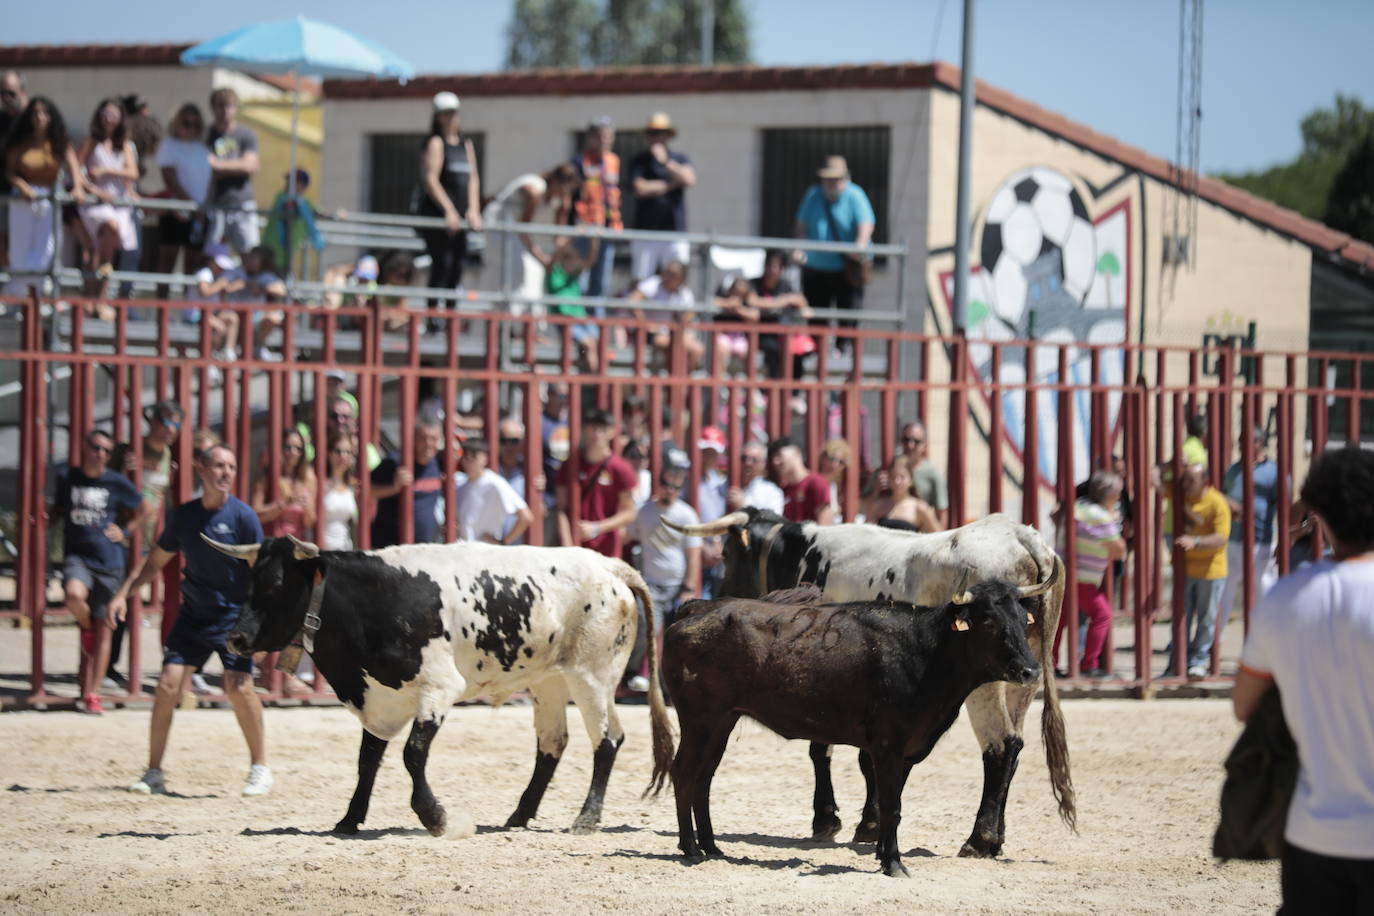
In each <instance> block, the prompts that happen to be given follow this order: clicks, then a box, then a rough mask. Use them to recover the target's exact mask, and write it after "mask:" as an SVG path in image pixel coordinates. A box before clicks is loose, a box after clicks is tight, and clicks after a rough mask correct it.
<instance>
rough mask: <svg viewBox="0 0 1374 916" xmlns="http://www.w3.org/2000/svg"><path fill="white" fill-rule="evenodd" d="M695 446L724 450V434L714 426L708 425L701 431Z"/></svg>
mask: <svg viewBox="0 0 1374 916" xmlns="http://www.w3.org/2000/svg"><path fill="white" fill-rule="evenodd" d="M697 448H713V449H715V450H716V451H718V452H724V451H725V434H724V433H722V432H721V431H720V429H719V428H717V427H715V426H708V427H706V428H705V429H703V430H702V431H701V438H700V439H698V440H697Z"/></svg>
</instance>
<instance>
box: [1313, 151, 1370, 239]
mask: <svg viewBox="0 0 1374 916" xmlns="http://www.w3.org/2000/svg"><path fill="white" fill-rule="evenodd" d="M1325 222H1326V224H1327V225H1328V226H1330V227H1331V228H1332V229H1339V230H1340V231H1342V232H1348V233H1350V234H1351V235H1353V236H1354V237H1355V238H1357V239H1363V240H1364V241H1366V242H1374V133H1367V134H1365V137H1364V139H1363V140H1362V141H1361V142H1360V144H1359V145H1358V146H1356V147H1355V148H1354V149H1352V150H1351V151H1350V155H1349V156H1348V157H1347V158H1346V160H1345V165H1344V166H1343V167H1342V168H1341V170H1340V172H1339V173H1338V174H1337V175H1336V178H1335V180H1334V181H1332V183H1331V194H1330V196H1329V197H1328V198H1327V201H1326V213H1325Z"/></svg>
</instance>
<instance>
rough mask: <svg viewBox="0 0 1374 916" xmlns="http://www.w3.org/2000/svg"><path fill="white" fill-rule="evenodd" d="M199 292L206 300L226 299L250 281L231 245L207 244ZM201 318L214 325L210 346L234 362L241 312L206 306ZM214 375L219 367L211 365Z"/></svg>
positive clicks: (197, 277)
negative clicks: (207, 307) (235, 256)
mask: <svg viewBox="0 0 1374 916" xmlns="http://www.w3.org/2000/svg"><path fill="white" fill-rule="evenodd" d="M195 282H196V295H195V297H194V298H197V299H200V300H202V301H204V302H223V301H224V298H225V296H226V294H232V293H236V292H238V291H240V290H242V289H243V288H244V286H246V285H247V284H246V283H245V282H244V279H243V271H241V270H239V265H238V262H237V261H235V260H234V259H233V257H231V256H230V254H229V249H228V247H227V246H225V245H223V244H220V243H215V244H213V245H207V246H206V247H205V266H204V267H202V268H201V269H200V270H198V271H196V273H195ZM198 320H201V321H205V322H207V323H209V325H210V347H211V349H212V350H213V351H214V355H215V356H216V358H218V359H220V360H223V361H225V362H232V361H233V360H235V359H237V358H238V351H237V350H236V349H235V347H234V342H235V341H236V340H238V336H239V313H238V312H235V311H230V310H227V309H226V310H224V311H214V310H211V309H205V310H204V311H202V312H201V314H200V315H199V316H198ZM211 370H212V371H211V373H210V374H211V376H214V374H215V373H216V372H217V371H218V370H216V369H215V368H214V367H213V366H212V367H211Z"/></svg>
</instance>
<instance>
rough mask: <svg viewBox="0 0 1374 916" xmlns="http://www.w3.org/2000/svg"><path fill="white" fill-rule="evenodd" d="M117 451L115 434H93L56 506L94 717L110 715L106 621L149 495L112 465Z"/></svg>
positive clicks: (81, 677) (66, 586)
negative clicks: (105, 702) (103, 698)
mask: <svg viewBox="0 0 1374 916" xmlns="http://www.w3.org/2000/svg"><path fill="white" fill-rule="evenodd" d="M113 451H114V439H113V438H112V437H111V436H110V434H109V433H107V432H105V431H103V430H99V429H93V430H91V431H90V432H88V433H87V434H86V438H85V441H84V442H83V443H82V447H81V460H80V462H78V463H76V464H72V465H69V466H68V467H67V468H66V470H64V471H63V472H62V474H61V475H60V476H59V477H58V480H57V491H56V494H55V498H54V502H53V506H52V514H53V515H54V516H57V515H61V516H62V518H63V525H62V551H63V561H62V589H63V593H64V595H65V603H66V607H67V610H68V611H69V612H70V613H71V615H72V617H74V618H76V624H77V626H79V627H80V628H81V661H80V666H79V669H78V673H77V683H78V685H79V686H78V689H79V693H80V697H81V699H80V703H79V706H78V708H80V709H81V710H82V711H84V712H87V713H90V714H92V715H101V714H102V713H104V711H105V710H104V708H103V707H102V705H101V702H100V693H99V685H100V680H101V677H103V675H104V673H105V669H106V667H107V666H108V665H109V661H110V628H109V627H106V626H104V625H103V621H104V620H105V618H106V616H107V615H108V613H109V606H110V599H111V598H112V597H114V595H115V593H116V592H117V591H118V590H119V587H120V585H121V584H122V583H123V581H124V573H125V570H126V567H127V565H128V553H127V545H128V543H129V528H130V526H131V525H132V524H136V523H137V522H138V521H139V518H140V516H141V514H142V512H143V511H144V500H143V495H142V494H141V493H139V492H138V490H136V489H135V488H134V485H133V484H132V483H130V482H129V479H128V478H127V477H125V476H124V475H123V474H120V473H118V472H116V471H113V470H110V469H109V468H108V467H106V464H107V463H108V462H109V459H110V455H111V453H112V452H113Z"/></svg>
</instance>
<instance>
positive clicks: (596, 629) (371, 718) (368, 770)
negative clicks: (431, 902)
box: [206, 538, 671, 838]
mask: <svg viewBox="0 0 1374 916" xmlns="http://www.w3.org/2000/svg"><path fill="white" fill-rule="evenodd" d="M206 540H209V539H208V538H207V539H206ZM210 543H211V544H212V545H214V546H215V547H216V548H217V549H219V550H220V551H222V552H224V553H226V554H229V555H230V556H234V557H238V558H240V559H242V560H245V561H246V562H248V563H250V564H252V566H253V585H252V592H251V596H250V598H249V602H248V605H247V607H245V608H244V610H243V613H242V615H241V616H240V618H239V621H238V624H237V625H236V626H235V628H234V630H233V632H232V633H231V634H230V635H229V638H228V645H229V647H230V649H231V650H232V651H234V652H237V653H241V654H246V653H249V652H258V651H267V652H275V651H279V650H282V649H286V648H288V646H290V645H291V644H292V642H293V640H295V641H297V642H300V643H302V644H303V645H304V647H305V648H306V650H307V651H309V652H310V654H311V656H312V657H313V658H314V660H315V666H316V667H317V668H318V669H319V671H320V672H321V673H322V674H323V675H324V676H325V677H326V678H328V679H329V683H330V685H331V686H332V687H333V688H334V691H335V693H337V694H338V697H339V699H340V700H341V701H343V703H344V705H346V706H347V707H348V708H349V709H351V710H352V711H353V713H354V714H355V715H357V717H358V718H359V719H360V720H361V721H362V725H363V736H362V747H361V748H360V750H359V752H358V784H357V787H356V788H355V789H354V791H353V799H352V801H351V802H350V803H349V806H348V812H347V813H346V814H344V816H343V819H342V820H340V821H339V822H338V824H337V825H336V826H335V828H334V829H335V830H336V831H338V832H340V833H356V832H357V830H358V825H359V824H361V823H362V822H363V821H364V820H365V819H366V817H367V806H368V801H369V799H370V797H371V795H372V783H373V779H374V778H375V777H376V774H377V767H378V765H379V764H380V763H381V759H382V754H383V753H384V752H385V750H386V746H387V742H388V741H390V740H391V739H392V738H394V737H396V736H397V735H398V734H400V732H401V729H403V728H404V727H405V726H406V725H407V724H409V725H410V737H409V738H408V739H407V740H406V745H405V765H406V770H407V771H408V772H409V773H410V776H411V781H412V789H413V791H412V794H411V807H412V808H413V809H414V810H415V813H416V814H417V815H419V817H420V822H421V823H422V824H424V825H425V827H426V828H428V830H429V832H430V833H432V834H434V835H435V836H441V835H447V836H449V837H452V838H459V837H465V836H470V835H472V833H474V832H475V830H476V827H475V825H474V824H473V822H472V819H471V817H469V816H468V815H467V814H466V813H463V814H461V815H460V816H455V817H452V818H450V817H448V816H447V815H446V814H445V812H444V808H443V806H442V805H441V804H440V803H439V802H438V800H437V799H435V797H434V794H433V793H432V792H431V791H430V788H429V784H428V782H427V780H426V778H425V763H426V760H427V758H428V756H429V747H430V743H431V742H432V741H433V740H434V736H435V734H436V733H437V732H438V731H439V726H440V725H442V724H443V721H444V716H445V715H446V714H447V713H448V711H449V709H450V708H451V707H452V706H453V704H454V703H455V702H457V701H459V700H463V699H467V698H470V697H476V696H490V697H493V698H497V699H504V698H505V697H506V696H509V695H510V694H511V693H513V692H515V691H517V690H521V689H528V690H529V692H530V696H531V698H532V699H533V701H534V726H535V733H536V737H537V744H538V748H537V753H536V755H535V763H534V775H533V777H532V778H531V779H530V782H529V786H528V787H527V788H526V789H525V792H524V794H523V795H521V796H520V803H519V805H518V806H517V807H516V809H515V813H513V814H512V815H511V816H510V818H509V819H508V820H507V821H506V827H523V826H525V825H526V824H527V823H529V821H530V819H531V818H533V817H534V816H535V814H536V813H537V811H538V809H539V802H540V800H541V799H542V798H543V795H544V790H545V788H546V787H547V786H548V784H549V780H550V779H551V778H552V777H553V773H554V770H555V768H556V767H557V766H558V761H559V758H560V757H561V756H562V754H563V749H564V747H566V746H567V743H568V724H567V705H568V700H569V698H571V699H572V701H573V702H574V703H576V704H577V708H578V711H579V712H580V713H581V715H582V721H583V724H584V725H585V726H586V729H587V735H588V737H589V738H590V739H591V743H592V747H593V748H595V758H594V766H593V771H592V782H591V788H590V789H589V790H588V792H587V798H586V801H585V802H584V803H583V805H582V811H581V813H579V814H578V816H577V819H576V820H575V821H573V825H572V831H573V832H574V833H589V832H591V831H592V830H594V829H595V827H596V825H597V823H598V822H599V821H600V819H601V806H602V799H603V798H604V796H605V792H606V783H607V780H608V779H609V777H610V773H611V767H612V765H613V764H614V762H615V757H616V752H617V750H618V749H619V748H620V744H621V742H622V741H623V740H624V738H625V732H624V729H622V728H621V726H620V721H619V720H618V719H617V717H616V713H615V690H616V686H617V685H618V683H619V681H620V677H621V675H622V674H623V672H624V670H625V664H626V661H627V660H628V659H629V656H630V651H631V649H632V648H633V646H634V641H635V627H636V626H637V625H638V610H637V608H636V605H635V599H636V598H638V599H639V600H641V601H643V602H645V606H646V607H651V605H650V604H649V602H650V600H651V599H650V597H649V591H648V589H647V588H646V587H645V585H644V580H643V579H641V578H640V576H639V573H637V572H635V570H633V569H632V568H630V567H629V566H628V565H626V564H625V563H623V562H621V561H620V560H615V559H610V558H608V557H603V556H602V555H601V554H598V553H594V552H593V551H590V550H584V549H582V548H580V547H558V548H545V547H498V546H495V545H486V544H470V543H463V544H452V545H438V544H422V545H409V546H401V547H388V548H386V549H383V550H376V551H324V552H321V551H320V549H319V548H318V547H316V546H315V545H314V544H307V543H304V542H302V541H298V540H296V539H294V538H269V539H268V540H266V541H264V542H263V543H262V544H261V545H244V546H238V545H228V544H219V543H216V542H214V541H210ZM646 619H647V620H648V621H649V624H648V625H649V627H650V631H649V634H648V636H649V640H650V643H651V644H652V642H653V639H654V633H653V630H652V627H653V614H647V615H646ZM655 669H656V663H655V661H654V658H653V655H652V654H651V656H650V675H649V706H650V714H651V716H652V717H653V718H654V719H655V720H662V724H663V726H664V727H666V723H667V710H666V708H665V706H664V703H663V695H662V693H661V692H660V688H659V681H658V675H657V672H656V670H655ZM655 754H656V755H658V757H662V758H663V759H665V760H666V759H668V758H667V756H666V755H669V754H671V747H669V748H655Z"/></svg>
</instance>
